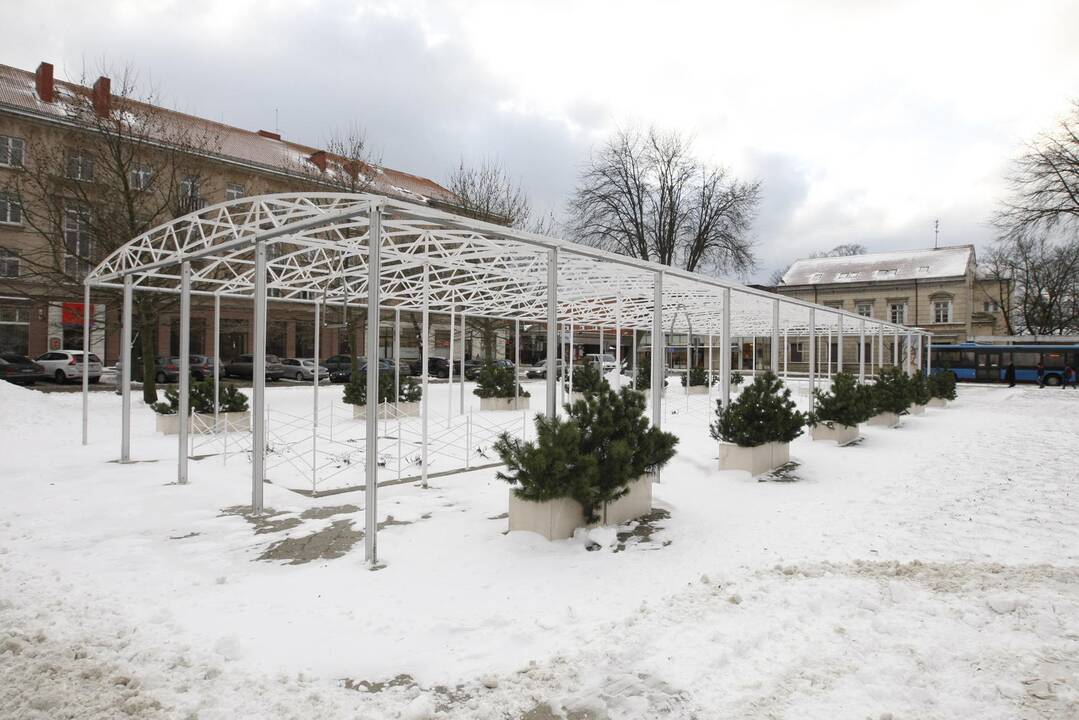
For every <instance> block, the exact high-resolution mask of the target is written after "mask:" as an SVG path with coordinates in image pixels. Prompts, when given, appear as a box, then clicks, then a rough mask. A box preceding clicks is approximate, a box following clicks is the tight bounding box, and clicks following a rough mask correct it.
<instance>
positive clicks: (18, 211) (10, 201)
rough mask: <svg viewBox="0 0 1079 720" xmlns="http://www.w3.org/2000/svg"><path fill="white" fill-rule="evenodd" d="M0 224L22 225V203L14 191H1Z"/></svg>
mask: <svg viewBox="0 0 1079 720" xmlns="http://www.w3.org/2000/svg"><path fill="white" fill-rule="evenodd" d="M0 225H22V204H21V203H20V202H19V199H18V198H17V197H15V195H14V194H12V193H6V192H0Z"/></svg>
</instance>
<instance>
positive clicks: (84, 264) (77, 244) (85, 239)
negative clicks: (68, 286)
mask: <svg viewBox="0 0 1079 720" xmlns="http://www.w3.org/2000/svg"><path fill="white" fill-rule="evenodd" d="M63 232H64V272H65V273H67V274H68V275H71V276H73V277H80V278H81V277H83V276H84V275H85V274H86V273H87V272H88V271H89V269H90V260H89V258H90V251H91V248H92V242H93V241H92V238H91V237H90V211H89V210H88V209H86V208H83V207H77V206H70V207H65V208H64V228H63ZM69 233H73V234H74V235H69ZM72 239H73V240H74V250H75V252H71V251H70V250H71V249H72ZM80 256H81V257H80ZM80 263H81V266H80Z"/></svg>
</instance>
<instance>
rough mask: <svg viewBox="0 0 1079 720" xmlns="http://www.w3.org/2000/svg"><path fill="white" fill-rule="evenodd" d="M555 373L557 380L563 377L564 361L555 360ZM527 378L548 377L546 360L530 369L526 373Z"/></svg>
mask: <svg viewBox="0 0 1079 720" xmlns="http://www.w3.org/2000/svg"><path fill="white" fill-rule="evenodd" d="M555 373H556V376H555V377H556V378H561V377H562V360H561V359H556V360H555ZM525 377H528V378H532V379H535V378H545V377H547V361H546V360H540V361H539V362H538V363H536V364H535V365H533V366H532V367H530V368H528V370H526V371H525Z"/></svg>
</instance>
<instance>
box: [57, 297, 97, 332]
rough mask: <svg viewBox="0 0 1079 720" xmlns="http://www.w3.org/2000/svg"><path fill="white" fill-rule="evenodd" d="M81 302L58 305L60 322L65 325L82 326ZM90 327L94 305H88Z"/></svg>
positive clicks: (91, 325) (92, 320)
mask: <svg viewBox="0 0 1079 720" xmlns="http://www.w3.org/2000/svg"><path fill="white" fill-rule="evenodd" d="M82 308H83V305H82V303H69V302H66V303H62V304H61V307H60V322H61V323H63V325H64V326H65V327H68V326H78V327H81V326H82V320H83V315H82ZM90 327H94V306H93V305H92V304H91V305H90Z"/></svg>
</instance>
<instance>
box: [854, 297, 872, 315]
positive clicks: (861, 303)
mask: <svg viewBox="0 0 1079 720" xmlns="http://www.w3.org/2000/svg"><path fill="white" fill-rule="evenodd" d="M863 309H865V310H867V311H868V312H862V310H863ZM854 312H855V314H857V315H860V316H861V317H867V318H871V317H873V302H872V301H870V300H856V301H855V302H854Z"/></svg>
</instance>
